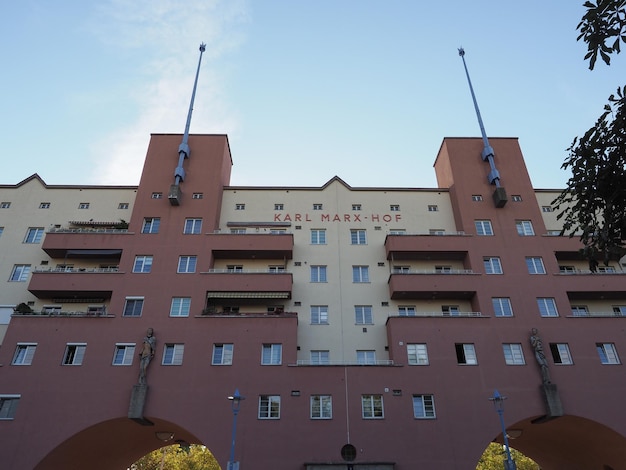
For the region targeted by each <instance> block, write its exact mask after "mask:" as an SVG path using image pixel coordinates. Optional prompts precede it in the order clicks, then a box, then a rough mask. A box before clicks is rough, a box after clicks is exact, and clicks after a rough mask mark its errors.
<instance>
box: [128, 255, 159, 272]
mask: <svg viewBox="0 0 626 470" xmlns="http://www.w3.org/2000/svg"><path fill="white" fill-rule="evenodd" d="M153 260H154V258H153V256H152V255H137V256H135V262H134V263H133V272H134V273H149V272H150V271H152V261H153Z"/></svg>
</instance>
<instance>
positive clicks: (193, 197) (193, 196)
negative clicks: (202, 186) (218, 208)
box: [191, 193, 204, 199]
mask: <svg viewBox="0 0 626 470" xmlns="http://www.w3.org/2000/svg"><path fill="white" fill-rule="evenodd" d="M203 198H204V193H193V194H192V195H191V199H203Z"/></svg>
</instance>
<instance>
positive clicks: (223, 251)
mask: <svg viewBox="0 0 626 470" xmlns="http://www.w3.org/2000/svg"><path fill="white" fill-rule="evenodd" d="M207 237H208V246H209V247H211V251H212V252H213V257H214V258H215V259H291V258H292V257H293V235H292V234H290V233H278V234H270V233H209V234H207Z"/></svg>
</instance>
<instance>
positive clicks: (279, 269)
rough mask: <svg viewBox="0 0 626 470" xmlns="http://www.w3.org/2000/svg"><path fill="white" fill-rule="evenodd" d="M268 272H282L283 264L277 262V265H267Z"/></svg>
mask: <svg viewBox="0 0 626 470" xmlns="http://www.w3.org/2000/svg"><path fill="white" fill-rule="evenodd" d="M267 270H268V272H270V273H274V274H277V273H284V272H285V266H284V265H282V264H277V265H273V266H268V267H267Z"/></svg>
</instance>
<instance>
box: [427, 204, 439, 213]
mask: <svg viewBox="0 0 626 470" xmlns="http://www.w3.org/2000/svg"><path fill="white" fill-rule="evenodd" d="M428 212H439V206H438V205H437V204H428Z"/></svg>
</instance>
